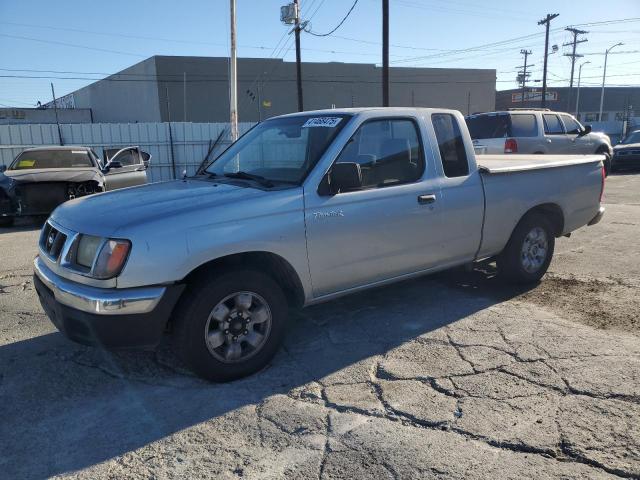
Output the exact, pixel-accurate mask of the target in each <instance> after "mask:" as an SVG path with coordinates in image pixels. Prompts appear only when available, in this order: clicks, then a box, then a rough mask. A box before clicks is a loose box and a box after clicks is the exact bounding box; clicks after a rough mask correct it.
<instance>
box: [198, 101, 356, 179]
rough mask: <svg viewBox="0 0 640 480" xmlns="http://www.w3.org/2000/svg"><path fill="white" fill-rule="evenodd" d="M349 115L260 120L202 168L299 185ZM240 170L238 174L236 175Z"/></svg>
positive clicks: (220, 172)
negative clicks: (207, 165)
mask: <svg viewBox="0 0 640 480" xmlns="http://www.w3.org/2000/svg"><path fill="white" fill-rule="evenodd" d="M349 118H350V116H349V115H340V114H335V115H330V114H326V115H296V116H292V117H282V118H274V119H271V120H266V121H265V122H263V123H260V124H259V125H257V126H256V127H254V128H253V129H252V130H250V131H249V132H247V133H246V134H245V135H244V136H242V137H241V138H240V139H239V140H238V141H237V142H235V143H234V144H233V145H231V147H229V148H228V149H227V150H226V151H225V152H224V153H222V155H220V156H219V157H218V158H217V159H216V160H215V161H214V162H213V163H212V164H211V165H210V166H209V168H207V169H206V172H207V173H209V174H215V175H216V176H225V175H227V176H233V177H234V178H244V179H250V178H249V177H250V176H254V177H262V178H263V179H266V180H270V181H272V182H284V183H295V184H299V183H300V182H302V180H304V178H305V177H306V176H307V174H308V173H309V171H310V170H311V169H312V168H313V167H314V166H315V164H316V163H317V161H318V160H319V159H320V157H321V156H322V154H323V153H324V152H325V150H326V149H327V147H328V146H329V145H330V144H331V142H332V141H333V139H334V138H335V136H336V135H337V134H338V133H339V132H340V130H342V128H344V126H345V125H346V124H347V122H348V121H349ZM239 172H241V175H237V174H238V173H239Z"/></svg>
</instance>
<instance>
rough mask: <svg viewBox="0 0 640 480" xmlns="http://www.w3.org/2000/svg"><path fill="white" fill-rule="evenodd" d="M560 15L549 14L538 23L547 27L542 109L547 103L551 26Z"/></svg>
mask: <svg viewBox="0 0 640 480" xmlns="http://www.w3.org/2000/svg"><path fill="white" fill-rule="evenodd" d="M559 15H560V14H559V13H547V16H546V17H545V18H543V19H542V20H540V21H539V22H538V25H544V26H545V36H544V66H543V67H542V100H540V107H541V108H544V107H545V105H546V101H547V57H548V56H549V26H550V25H551V20H553V19H554V18H556V17H557V16H559Z"/></svg>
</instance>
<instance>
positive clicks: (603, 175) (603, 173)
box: [600, 166, 607, 203]
mask: <svg viewBox="0 0 640 480" xmlns="http://www.w3.org/2000/svg"><path fill="white" fill-rule="evenodd" d="M601 174H602V183H601V184H600V203H602V196H603V195H604V179H605V178H606V177H607V172H606V170H605V169H604V166H603V167H602V170H601Z"/></svg>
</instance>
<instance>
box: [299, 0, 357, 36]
mask: <svg viewBox="0 0 640 480" xmlns="http://www.w3.org/2000/svg"><path fill="white" fill-rule="evenodd" d="M357 4H358V0H355V1H354V2H353V5H351V8H350V9H349V11H348V12H347V14H346V15H345V16H344V18H343V19H342V20H340V23H338V25H336V27H335V28H334V29H333V30H331V31H330V32H328V33H315V32H313V31H311V30H305V32H307V33H309V34H311V35H313V36H315V37H328V36H329V35H331V34H332V33H333V32H335V31H336V30H338V29H339V28H340V27H341V26H342V24H343V23H344V22H345V21H346V20H347V18H349V15H351V12H353V9H354V8H356V5H357Z"/></svg>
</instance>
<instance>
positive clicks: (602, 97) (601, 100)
mask: <svg viewBox="0 0 640 480" xmlns="http://www.w3.org/2000/svg"><path fill="white" fill-rule="evenodd" d="M620 45H623V43H622V42H620V43H616V44H615V45H613V46H612V47H609V48H608V49H607V51H606V52H604V70H603V71H602V90H600V113H599V114H598V121H599V122H601V121H602V106H603V105H604V81H605V79H606V78H607V57H608V56H609V52H610V51H611V50H613V49H614V48H616V47H619V46H620Z"/></svg>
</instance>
